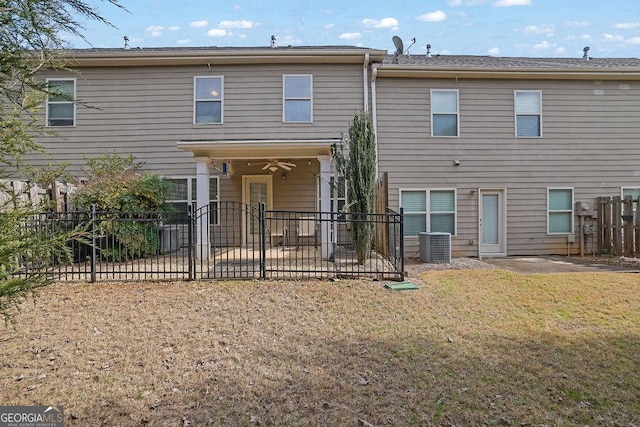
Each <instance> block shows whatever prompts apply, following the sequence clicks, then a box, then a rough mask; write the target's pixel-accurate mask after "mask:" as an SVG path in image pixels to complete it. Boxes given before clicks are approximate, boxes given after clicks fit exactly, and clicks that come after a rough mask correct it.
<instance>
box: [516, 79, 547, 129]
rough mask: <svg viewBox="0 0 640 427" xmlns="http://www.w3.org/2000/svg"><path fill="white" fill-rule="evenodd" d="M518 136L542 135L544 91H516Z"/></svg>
mask: <svg viewBox="0 0 640 427" xmlns="http://www.w3.org/2000/svg"><path fill="white" fill-rule="evenodd" d="M514 103H515V115H516V136H517V137H540V136H542V92H540V91H539V90H517V91H515V92H514Z"/></svg>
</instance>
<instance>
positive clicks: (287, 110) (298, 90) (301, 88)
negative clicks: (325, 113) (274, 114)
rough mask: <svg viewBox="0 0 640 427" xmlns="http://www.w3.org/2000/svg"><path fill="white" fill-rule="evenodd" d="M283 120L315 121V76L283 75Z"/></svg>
mask: <svg viewBox="0 0 640 427" xmlns="http://www.w3.org/2000/svg"><path fill="white" fill-rule="evenodd" d="M282 98H283V107H282V121H283V122H284V123H311V122H312V121H313V77H312V76H311V75H298V74H285V75H284V76H282Z"/></svg>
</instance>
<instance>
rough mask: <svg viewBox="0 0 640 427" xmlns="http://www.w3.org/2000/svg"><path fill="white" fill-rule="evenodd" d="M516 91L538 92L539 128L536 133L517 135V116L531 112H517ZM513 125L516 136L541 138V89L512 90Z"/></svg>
mask: <svg viewBox="0 0 640 427" xmlns="http://www.w3.org/2000/svg"><path fill="white" fill-rule="evenodd" d="M518 93H537V94H538V110H539V111H538V117H539V123H540V128H539V129H538V135H518V116H531V114H518V101H517V96H518V95H517V94H518ZM513 125H514V135H515V137H516V138H542V91H541V90H514V91H513Z"/></svg>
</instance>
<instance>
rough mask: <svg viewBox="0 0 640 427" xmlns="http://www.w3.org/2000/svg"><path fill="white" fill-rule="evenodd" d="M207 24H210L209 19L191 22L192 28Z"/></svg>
mask: <svg viewBox="0 0 640 427" xmlns="http://www.w3.org/2000/svg"><path fill="white" fill-rule="evenodd" d="M207 25H209V21H193V22H190V23H189V26H190V27H192V28H200V27H206V26H207Z"/></svg>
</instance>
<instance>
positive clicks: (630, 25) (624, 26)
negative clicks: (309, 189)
mask: <svg viewBox="0 0 640 427" xmlns="http://www.w3.org/2000/svg"><path fill="white" fill-rule="evenodd" d="M638 27H640V23H638V22H620V23H618V24H613V28H617V29H619V30H633V29H634V28H638Z"/></svg>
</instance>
